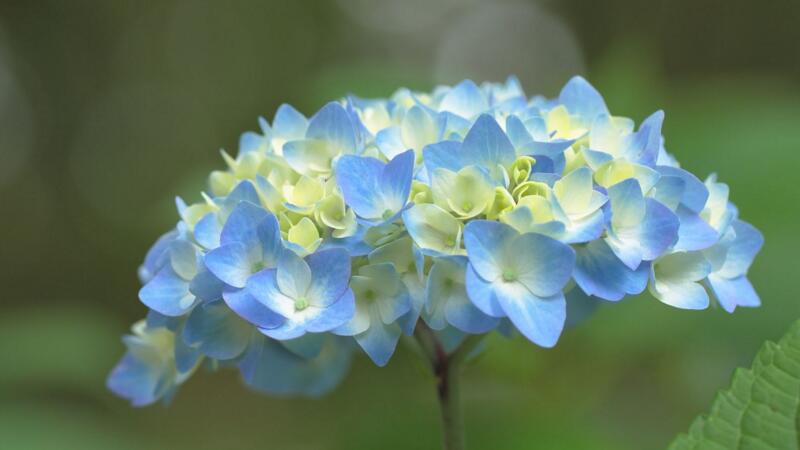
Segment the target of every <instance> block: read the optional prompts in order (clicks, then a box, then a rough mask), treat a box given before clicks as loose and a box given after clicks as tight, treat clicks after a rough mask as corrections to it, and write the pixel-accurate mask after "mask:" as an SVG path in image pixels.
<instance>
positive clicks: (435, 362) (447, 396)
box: [415, 322, 483, 450]
mask: <svg viewBox="0 0 800 450" xmlns="http://www.w3.org/2000/svg"><path fill="white" fill-rule="evenodd" d="M415 337H416V338H417V340H418V341H419V343H420V346H421V347H422V348H423V349H424V350H425V353H426V354H427V356H428V357H429V360H430V363H431V369H432V370H433V374H434V375H435V376H436V393H437V396H438V399H439V409H440V411H441V417H442V434H443V449H444V450H464V449H465V448H466V446H465V445H464V416H463V412H462V408H461V392H460V390H459V387H460V386H459V385H460V376H461V368H462V363H463V362H464V360H466V358H467V356H469V354H470V353H471V352H472V350H474V349H475V347H476V346H477V345H478V344H479V343H480V341H481V340H482V339H483V335H474V336H468V337H467V338H466V339H464V342H462V343H461V345H460V346H459V347H458V348H456V349H455V350H454V351H453V352H452V353H450V354H448V353H447V352H446V351H445V350H444V347H443V346H442V344H441V343H440V342H439V340H438V339H437V338H436V335H435V334H434V333H433V330H431V329H430V328H428V326H427V325H426V324H425V323H422V322H420V323H419V324H417V330H416V331H415Z"/></svg>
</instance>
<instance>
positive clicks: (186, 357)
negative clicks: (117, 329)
mask: <svg viewBox="0 0 800 450" xmlns="http://www.w3.org/2000/svg"><path fill="white" fill-rule="evenodd" d="M184 325H185V322H184ZM181 334H182V331H181ZM174 351H175V370H177V371H178V373H179V374H187V373H189V372H191V371H192V370H194V369H195V368H196V367H197V364H198V363H199V362H200V360H201V359H202V358H203V354H202V353H200V350H198V349H196V348H194V347H191V346H189V345H188V344H186V343H185V342H184V341H183V339H180V338H176V339H175V350H174ZM168 382H169V383H175V380H168Z"/></svg>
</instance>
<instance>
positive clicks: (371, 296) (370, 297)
mask: <svg viewBox="0 0 800 450" xmlns="http://www.w3.org/2000/svg"><path fill="white" fill-rule="evenodd" d="M375 297H376V295H375V291H373V290H372V289H367V291H366V292H364V298H365V299H367V300H369V301H373V300H375Z"/></svg>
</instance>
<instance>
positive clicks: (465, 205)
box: [461, 202, 475, 212]
mask: <svg viewBox="0 0 800 450" xmlns="http://www.w3.org/2000/svg"><path fill="white" fill-rule="evenodd" d="M474 207H475V205H473V204H472V202H464V203H463V204H462V205H461V209H463V210H464V212H470V211H472V208H474Z"/></svg>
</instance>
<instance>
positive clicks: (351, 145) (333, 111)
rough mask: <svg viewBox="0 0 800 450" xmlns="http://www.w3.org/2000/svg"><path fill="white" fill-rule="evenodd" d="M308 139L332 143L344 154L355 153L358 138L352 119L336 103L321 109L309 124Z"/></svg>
mask: <svg viewBox="0 0 800 450" xmlns="http://www.w3.org/2000/svg"><path fill="white" fill-rule="evenodd" d="M306 137H307V138H311V139H319V140H321V141H326V142H329V143H332V144H334V145H335V146H336V148H337V149H338V150H339V151H340V152H342V153H355V151H356V136H355V130H354V128H353V124H352V122H351V121H350V117H349V116H348V114H347V111H345V109H344V108H342V106H341V105H339V104H338V103H336V102H331V103H328V104H327V105H325V106H324V107H323V108H322V109H320V110H319V111H318V112H317V113H316V114H314V116H313V117H312V118H311V120H310V121H309V123H308V130H307V131H306Z"/></svg>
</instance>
